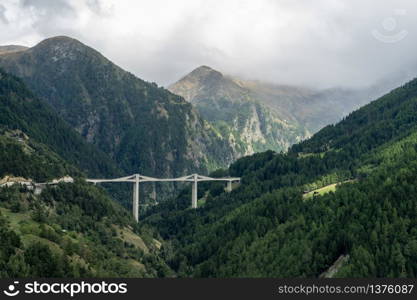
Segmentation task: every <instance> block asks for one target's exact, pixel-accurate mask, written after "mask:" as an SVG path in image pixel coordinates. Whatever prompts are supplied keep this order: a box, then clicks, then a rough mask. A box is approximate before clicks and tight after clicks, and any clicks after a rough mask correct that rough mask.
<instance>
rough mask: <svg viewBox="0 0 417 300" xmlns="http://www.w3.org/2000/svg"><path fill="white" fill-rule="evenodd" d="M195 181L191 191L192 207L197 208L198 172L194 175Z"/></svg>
mask: <svg viewBox="0 0 417 300" xmlns="http://www.w3.org/2000/svg"><path fill="white" fill-rule="evenodd" d="M193 177H194V181H193V188H192V191H191V207H192V208H197V174H194V175H193Z"/></svg>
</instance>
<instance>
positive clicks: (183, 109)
mask: <svg viewBox="0 0 417 300" xmlns="http://www.w3.org/2000/svg"><path fill="white" fill-rule="evenodd" d="M0 66H2V67H4V68H5V69H6V70H7V71H8V72H11V73H13V74H15V75H17V76H19V77H20V78H22V79H23V81H24V82H25V83H26V84H27V85H28V87H29V88H30V89H31V90H32V91H33V92H34V93H36V95H38V96H40V98H41V99H42V100H44V101H46V102H48V103H49V104H50V105H51V106H52V107H53V108H54V110H55V111H56V112H58V113H59V115H60V116H61V117H63V118H64V119H65V120H66V121H67V122H68V123H69V124H70V125H71V126H72V127H73V128H74V129H75V130H77V131H78V132H79V133H80V134H81V135H82V136H83V137H84V138H85V139H86V140H87V141H88V142H90V143H91V144H94V145H95V146H97V147H98V148H99V149H100V150H101V151H103V152H105V153H107V154H109V156H110V157H111V158H112V159H113V160H114V161H115V162H116V163H117V164H118V166H119V167H120V168H122V169H123V170H124V171H125V172H126V173H137V172H140V173H143V174H146V175H149V176H177V175H184V174H186V173H190V172H194V171H202V172H204V171H206V170H207V169H208V168H209V169H213V168H215V167H219V166H226V165H228V164H229V163H230V162H231V161H232V160H233V159H234V156H233V152H232V150H231V148H230V146H229V143H228V141H227V140H223V139H222V138H221V137H219V136H218V135H217V134H216V132H215V131H214V130H213V129H212V128H211V126H210V125H209V124H207V123H206V122H205V121H204V120H202V119H201V118H200V116H199V115H198V114H197V113H196V111H195V110H193V108H192V106H191V105H190V104H189V103H187V102H186V101H185V100H184V99H182V98H181V97H179V96H177V95H173V94H171V93H170V92H169V91H167V90H165V89H163V88H160V87H158V86H157V85H156V84H154V83H148V82H145V81H143V80H141V79H139V78H137V77H135V76H134V75H132V74H130V73H129V72H126V71H124V70H122V69H121V68H119V67H118V66H116V65H115V64H113V63H112V62H110V61H109V60H108V59H106V58H105V57H104V56H102V55H101V54H100V53H99V52H97V51H95V50H94V49H92V48H90V47H88V46H86V45H84V44H82V43H81V42H79V41H77V40H74V39H71V38H68V37H55V38H50V39H47V40H44V41H42V42H41V43H39V44H38V45H36V46H34V47H32V48H30V49H28V50H25V51H20V52H15V53H6V54H2V55H0Z"/></svg>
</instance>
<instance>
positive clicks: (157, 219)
mask: <svg viewBox="0 0 417 300" xmlns="http://www.w3.org/2000/svg"><path fill="white" fill-rule="evenodd" d="M226 175H231V176H238V177H242V179H241V184H240V186H238V187H236V188H235V190H234V191H232V192H231V193H227V192H225V191H224V185H222V184H220V183H215V184H206V185H201V186H200V185H199V197H201V199H200V200H199V209H197V210H186V209H185V208H186V207H188V206H189V193H190V190H184V191H183V193H182V194H181V195H180V196H179V197H177V198H176V199H173V200H172V201H167V202H165V203H163V204H161V205H160V206H158V207H154V208H153V209H152V210H151V211H149V212H148V215H147V217H146V219H145V222H147V223H148V224H149V225H150V226H155V227H156V228H157V229H158V231H159V233H160V234H161V236H162V237H163V238H164V239H166V240H170V243H171V245H173V246H172V247H174V250H171V251H170V252H167V254H166V256H165V259H166V261H167V262H168V263H169V265H170V266H171V267H172V268H173V269H174V270H175V271H176V272H177V273H178V274H179V276H183V277H188V276H192V277H222V278H223V277H416V276H417V255H416V253H417V230H416V228H417V209H416V208H417V197H416V195H417V189H416V183H417V79H415V80H412V81H410V82H409V83H407V84H405V85H404V86H401V87H399V88H397V89H395V90H393V91H392V92H390V93H388V94H386V95H384V96H383V97H381V98H379V99H378V100H376V101H373V102H371V103H370V104H368V105H366V106H364V107H362V108H360V109H359V110H357V111H355V112H353V113H351V114H349V115H348V116H346V118H344V119H343V120H342V121H340V122H339V123H337V124H336V125H329V126H327V127H325V128H323V129H322V130H320V131H319V132H318V133H316V134H315V135H314V136H313V137H312V138H310V139H308V140H306V141H303V142H301V143H299V144H296V145H294V146H293V147H291V148H290V150H289V151H288V153H285V154H283V153H281V154H277V153H274V152H272V151H267V152H264V153H257V154H254V155H253V156H249V157H244V158H241V159H239V160H238V161H236V162H235V163H234V164H232V165H231V166H230V168H229V169H228V170H227V171H223V172H221V173H218V174H217V176H226Z"/></svg>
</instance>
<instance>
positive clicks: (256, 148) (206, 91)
mask: <svg viewBox="0 0 417 300" xmlns="http://www.w3.org/2000/svg"><path fill="white" fill-rule="evenodd" d="M401 78H402V77H401ZM398 82H402V81H399V80H394V79H392V80H384V81H380V82H376V83H375V84H373V85H370V86H365V87H361V88H338V87H335V88H329V89H318V88H307V87H302V86H291V85H282V84H273V83H268V82H263V81H259V80H247V79H242V78H239V77H236V76H230V75H223V74H222V73H220V72H218V71H216V70H213V69H212V68H210V67H207V66H201V67H199V68H197V69H195V70H194V71H192V72H191V73H189V74H188V75H186V76H185V77H183V78H182V79H180V80H179V81H178V82H176V83H174V84H172V85H171V86H169V87H168V89H169V90H170V91H172V92H173V93H175V94H178V95H180V96H182V97H184V98H185V99H186V100H187V101H189V102H191V103H192V104H193V105H194V106H195V107H196V109H197V110H198V111H199V112H200V114H201V115H202V116H203V117H204V118H205V119H207V120H209V121H210V122H211V123H212V124H213V126H214V127H215V128H216V129H217V130H218V131H219V132H220V133H221V134H222V135H223V136H224V137H226V138H227V137H228V138H229V140H230V142H231V144H232V145H233V147H234V149H235V152H236V153H238V154H239V156H242V155H247V154H252V153H254V152H261V151H264V150H268V149H269V150H275V151H278V152H279V151H283V150H284V151H285V150H287V149H288V148H289V146H291V145H292V144H295V143H297V142H299V141H300V140H303V139H305V138H307V137H309V136H310V135H311V134H313V133H315V132H317V131H318V130H320V129H321V128H323V127H324V126H326V125H328V124H334V123H336V122H338V121H340V120H341V119H342V118H343V117H345V116H346V115H348V114H349V113H350V112H351V111H353V110H355V109H357V108H359V107H361V106H363V105H365V104H367V103H369V102H370V101H371V100H373V99H376V98H378V97H380V96H382V95H384V94H385V93H386V92H388V91H389V90H390V89H392V88H394V87H396V86H397V85H398Z"/></svg>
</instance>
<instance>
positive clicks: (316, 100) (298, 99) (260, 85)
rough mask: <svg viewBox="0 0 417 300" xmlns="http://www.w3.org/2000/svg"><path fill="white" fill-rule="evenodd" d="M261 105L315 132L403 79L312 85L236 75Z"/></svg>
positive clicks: (385, 91)
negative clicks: (357, 85)
mask: <svg viewBox="0 0 417 300" xmlns="http://www.w3.org/2000/svg"><path fill="white" fill-rule="evenodd" d="M237 80H238V81H239V83H240V84H241V85H242V86H244V87H245V88H247V89H250V90H251V91H252V92H253V93H254V94H255V95H256V96H255V97H256V99H258V101H260V102H261V103H263V104H264V105H266V106H268V107H270V108H273V109H275V110H276V111H279V112H281V113H282V114H284V115H288V116H290V117H292V118H293V119H295V120H297V121H298V122H299V123H300V124H301V126H303V127H304V128H306V130H308V131H309V132H311V133H315V132H317V131H318V130H320V129H321V128H323V127H324V126H327V125H329V124H334V123H337V122H338V121H340V120H341V119H342V118H343V117H345V116H347V115H348V114H349V113H350V112H352V111H354V110H355V109H358V108H359V107H361V106H363V105H365V104H367V103H369V102H370V101H372V100H374V99H377V98H379V97H381V96H383V95H384V94H386V93H387V92H388V91H390V90H391V89H393V88H395V87H396V86H398V84H399V83H401V82H403V81H402V80H383V81H378V82H376V83H374V84H372V85H370V86H365V87H360V88H346V87H345V88H341V87H334V88H328V89H312V88H306V87H297V86H289V85H279V84H272V83H267V82H262V81H253V80H252V81H251V80H242V79H237Z"/></svg>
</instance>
